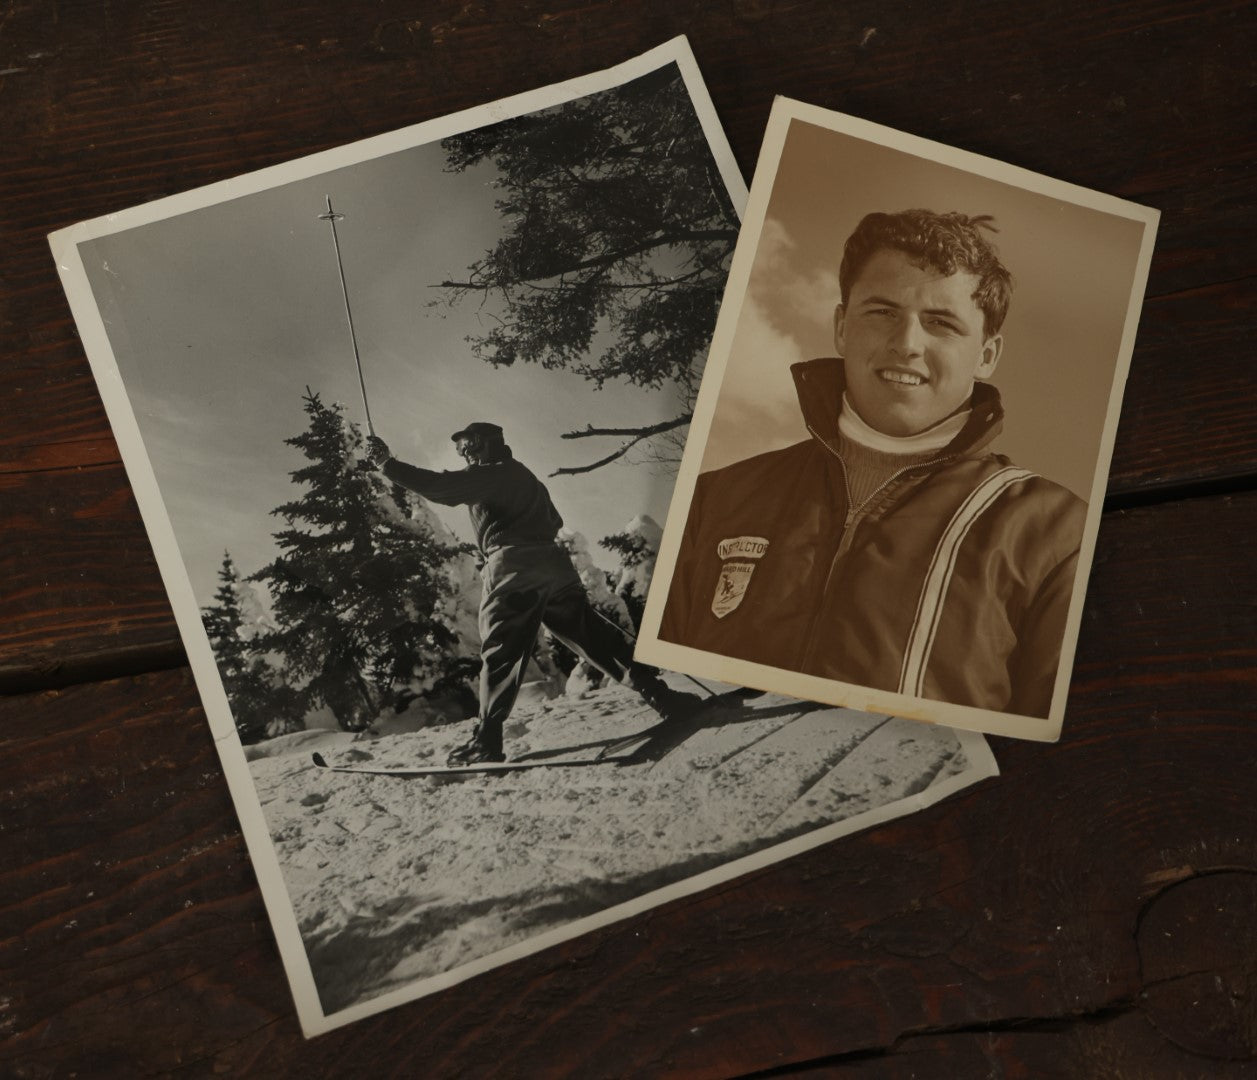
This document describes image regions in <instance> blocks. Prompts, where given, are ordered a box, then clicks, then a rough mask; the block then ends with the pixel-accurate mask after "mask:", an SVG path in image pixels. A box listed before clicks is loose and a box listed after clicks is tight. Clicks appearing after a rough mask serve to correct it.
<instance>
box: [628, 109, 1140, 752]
mask: <svg viewBox="0 0 1257 1080" xmlns="http://www.w3.org/2000/svg"><path fill="white" fill-rule="evenodd" d="M1156 221H1157V214H1156V212H1155V211H1152V210H1148V209H1146V208H1144V207H1140V206H1138V205H1136V204H1133V203H1129V202H1124V201H1122V200H1119V199H1116V198H1111V197H1109V196H1105V195H1102V194H1099V193H1096V192H1089V191H1085V190H1083V189H1080V188H1076V187H1072V186H1070V185H1067V184H1064V183H1060V182H1057V181H1053V180H1050V179H1048V178H1046V177H1041V176H1037V175H1036V174H1033V173H1029V172H1027V171H1025V170H1023V169H1016V168H1013V167H1011V166H1007V165H1002V164H1001V163H1000V162H996V161H992V160H990V159H985V158H980V157H978V156H977V155H973V154H968V153H962V152H960V151H956V150H952V149H949V148H947V147H943V146H939V145H938V144H931V143H927V142H926V141H925V140H921V139H915V138H913V137H910V136H907V135H903V134H901V133H898V132H894V131H891V130H890V129H887V128H882V127H878V126H876V125H873V124H868V123H865V122H862V121H859V120H856V119H854V118H852V117H846V116H843V115H842V114H839V113H834V112H830V111H827V110H822V109H816V108H812V107H809V106H806V105H803V104H801V103H798V102H793V101H788V100H785V99H778V101H777V103H776V105H775V107H774V112H773V116H772V119H771V121H770V124H769V128H768V132H767V134H766V136H765V144H764V148H763V151H762V153H761V157H760V163H759V167H758V170H757V172H756V177H755V184H754V186H753V188H752V192H751V200H750V206H749V209H748V216H747V219H746V224H745V227H744V230H743V235H742V239H741V241H740V242H739V247H738V250H737V254H736V256H735V258H734V264H733V268H732V270H731V275H730V281H729V286H728V291H727V293H726V297H725V302H724V306H723V308H722V310H721V317H720V323H719V325H718V326H717V329H716V332H715V340H714V342H713V348H712V355H711V362H710V363H709V365H708V367H707V370H706V375H705V378H704V383H703V388H702V393H701V395H700V400H699V404H698V409H697V413H696V420H695V424H694V426H693V428H692V434H691V437H690V441H689V444H688V446H687V449H686V454H685V459H684V462H683V464H682V467H681V472H680V480H679V483H678V485H677V489H676V495H675V498H674V502H673V508H672V512H671V515H670V517H669V519H668V530H667V533H666V535H665V538H664V544H663V549H662V554H661V559H660V572H659V573H657V574H656V577H655V584H654V586H653V591H652V593H651V596H650V602H649V604H648V607H647V611H646V618H645V622H644V625H643V632H642V641H641V646H640V647H639V657H640V658H641V659H643V660H648V661H650V662H652V663H658V664H662V665H664V666H665V667H669V668H672V669H675V670H679V671H685V672H689V673H691V674H693V675H695V676H699V677H707V678H719V679H727V680H730V681H734V682H737V683H740V684H745V685H747V686H754V687H758V688H760V689H764V690H772V691H775V692H779V693H787V694H791V695H794V696H797V697H802V698H807V699H810V700H817V701H827V702H830V703H832V704H837V705H845V706H849V707H852V708H859V709H868V710H872V711H876V712H882V713H886V714H889V715H895V716H900V717H908V718H913V719H921V720H929V721H932V722H937V723H946V724H950V725H954V726H956V727H962V728H966V729H972V730H979V731H985V732H990V733H996V734H1002V735H1011V736H1016V737H1022V738H1030V739H1038V740H1054V739H1056V738H1058V737H1059V735H1060V731H1061V725H1062V721H1063V712H1064V705H1065V694H1066V692H1067V689H1068V684H1069V675H1070V670H1071V664H1072V657H1073V650H1074V645H1075V642H1076V639H1077V633H1078V627H1079V621H1080V618H1081V608H1082V598H1083V593H1084V590H1085V585H1086V581H1087V575H1088V572H1089V569H1090V563H1091V555H1092V551H1093V549H1094V543H1095V534H1096V529H1097V527H1098V523H1099V513H1100V509H1101V502H1102V499H1103V492H1104V485H1105V481H1106V479H1107V475H1108V464H1109V459H1110V457H1111V454H1112V445H1113V437H1114V432H1115V429H1116V424H1117V418H1118V410H1119V407H1120V402H1121V391H1122V388H1123V385H1124V382H1125V374H1126V369H1127V366H1128V364H1129V358H1130V352H1131V349H1132V346H1133V341H1134V332H1135V325H1136V321H1137V315H1138V311H1139V307H1140V304H1141V301H1142V297H1143V290H1144V283H1145V280H1146V276H1147V268H1148V261H1149V259H1150V256H1151V249H1152V242H1153V236H1154V233H1155V227H1156Z"/></svg>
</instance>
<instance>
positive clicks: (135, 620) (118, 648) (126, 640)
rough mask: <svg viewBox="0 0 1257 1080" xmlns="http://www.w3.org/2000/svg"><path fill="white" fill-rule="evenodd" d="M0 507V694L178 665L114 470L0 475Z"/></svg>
mask: <svg viewBox="0 0 1257 1080" xmlns="http://www.w3.org/2000/svg"><path fill="white" fill-rule="evenodd" d="M0 506H3V508H4V527H3V529H0V578H2V579H3V581H4V585H3V587H2V588H0V693H6V692H7V693H14V692H17V691H20V690H22V689H28V688H32V687H40V686H56V685H64V684H66V683H69V682H76V681H81V680H84V679H88V678H99V677H101V675H102V674H104V673H109V672H112V673H113V674H121V673H122V672H123V671H127V670H132V671H144V670H154V669H156V668H157V667H169V666H171V665H172V664H180V663H182V662H183V661H182V657H183V647H182V645H181V644H180V641H179V636H178V631H177V629H176V627H175V624H174V616H173V615H172V613H171V610H170V604H169V601H168V600H167V598H166V592H165V589H164V588H163V586H162V583H161V579H160V577H159V576H158V573H157V565H156V563H155V562H154V561H153V554H152V548H151V547H150V545H149V542H148V537H147V536H146V535H145V532H144V528H143V525H142V523H141V522H140V519H139V512H138V510H137V508H136V506H135V501H134V499H133V497H132V495H131V489H130V487H129V486H128V484H127V483H126V477H125V475H124V474H123V471H122V467H121V466H120V465H117V464H112V465H108V464H107V465H102V466H98V467H95V468H85V469H74V470H61V471H59V472H57V473H56V481H55V483H52V482H48V481H46V480H45V479H44V477H43V476H42V475H40V474H26V475H22V474H13V473H8V474H6V473H0Z"/></svg>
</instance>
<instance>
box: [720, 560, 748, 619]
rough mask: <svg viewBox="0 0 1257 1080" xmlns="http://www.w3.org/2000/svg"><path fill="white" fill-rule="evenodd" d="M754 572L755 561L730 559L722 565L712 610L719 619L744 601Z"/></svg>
mask: <svg viewBox="0 0 1257 1080" xmlns="http://www.w3.org/2000/svg"><path fill="white" fill-rule="evenodd" d="M754 572H755V564H754V563H753V562H740V561H730V562H726V563H725V564H724V565H723V566H721V568H720V580H719V581H717V582H716V595H715V596H713V597H712V598H711V612H712V614H713V615H715V616H716V618H717V619H723V618H724V617H725V616H726V615H728V614H729V612H731V611H733V609H734V608H736V607H737V606H738V605H739V604H740V603H742V597H744V596H745V595H746V587H747V586H748V585H750V583H751V574H752V573H754Z"/></svg>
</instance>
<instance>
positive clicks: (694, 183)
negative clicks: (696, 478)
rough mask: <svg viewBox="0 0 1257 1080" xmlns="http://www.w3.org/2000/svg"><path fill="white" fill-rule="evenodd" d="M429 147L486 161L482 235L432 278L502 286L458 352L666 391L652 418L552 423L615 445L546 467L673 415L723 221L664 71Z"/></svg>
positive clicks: (706, 151) (719, 251) (708, 299)
mask: <svg viewBox="0 0 1257 1080" xmlns="http://www.w3.org/2000/svg"><path fill="white" fill-rule="evenodd" d="M441 146H442V148H443V149H444V150H445V152H446V158H447V161H448V168H449V170H450V171H452V172H462V171H463V170H466V169H468V168H471V167H473V166H479V165H481V164H483V163H491V164H492V165H493V166H494V167H495V168H496V170H497V178H496V179H495V180H494V181H493V182H494V184H495V186H496V187H497V188H498V189H499V191H501V192H502V196H501V198H500V199H499V200H498V203H497V209H498V211H499V213H500V214H501V218H502V235H501V237H500V239H499V240H498V242H497V244H496V245H495V246H494V247H493V248H492V249H490V250H489V251H487V252H486V253H485V254H484V255H482V256H481V257H480V258H479V259H478V260H476V261H475V262H474V263H472V264H471V266H469V267H468V272H467V277H466V279H465V280H462V281H445V282H442V284H443V285H444V286H445V288H446V289H447V290H448V292H447V294H446V295H447V299H448V300H449V302H450V303H455V302H457V301H459V300H462V299H464V298H474V299H476V301H477V302H480V303H483V302H484V300H485V299H486V298H487V297H489V296H490V295H495V294H496V296H497V297H499V298H500V300H501V301H502V313H501V315H500V317H499V318H498V319H496V320H495V321H494V323H493V325H492V326H491V327H490V328H489V329H488V330H486V331H485V332H484V333H483V334H481V335H479V336H476V337H473V338H471V339H469V340H470V343H471V346H472V351H473V352H474V353H475V354H476V355H477V356H479V357H481V358H482V359H484V360H487V361H489V362H490V363H493V364H498V365H510V364H515V363H519V362H522V363H535V364H540V365H542V366H543V367H547V368H563V369H566V370H569V371H574V372H577V373H579V374H580V375H583V376H584V377H585V378H586V379H588V380H590V382H592V383H593V384H594V385H595V386H596V387H601V386H602V385H603V384H604V383H605V382H607V381H609V380H614V381H620V382H628V383H631V384H633V385H636V386H643V387H651V388H660V387H675V388H676V389H677V390H678V391H679V397H680V399H681V400H680V403H679V408H678V415H676V416H674V417H672V418H670V419H668V420H664V421H662V422H659V423H650V424H641V425H638V426H635V427H627V428H618V427H617V428H606V427H596V426H594V425H592V424H590V425H587V426H586V427H584V428H582V429H580V430H577V431H572V432H569V433H567V434H566V435H565V436H564V438H589V437H606V438H612V439H617V440H619V445H618V446H617V447H616V448H615V449H614V450H612V451H611V452H610V453H608V454H606V455H604V456H603V457H602V458H601V459H600V460H598V461H595V462H592V463H590V464H587V465H579V466H573V467H570V468H563V469H559V470H558V473H576V472H586V471H589V470H590V469H594V468H598V467H599V466H600V465H604V464H607V463H608V462H610V461H614V460H616V459H617V458H619V457H621V456H623V455H624V454H625V453H627V452H628V451H629V450H630V449H632V448H633V447H634V446H636V445H638V444H639V443H642V442H643V441H645V440H650V441H651V442H652V444H653V443H657V442H658V441H659V439H660V437H661V436H662V437H666V436H667V435H668V433H675V432H677V430H678V429H680V428H682V427H684V426H685V425H686V424H688V423H689V420H690V413H691V411H692V408H693V396H694V392H695V390H696V388H697V386H698V380H699V374H700V371H701V368H702V364H703V360H704V359H705V357H706V355H707V347H708V344H709V341H710V338H711V332H712V329H713V327H714V326H715V322H716V312H717V311H718V310H719V307H720V298H721V295H722V294H723V292H724V284H725V277H726V275H727V273H728V266H729V259H730V257H731V256H732V253H733V248H734V244H735V243H736V242H737V238H738V228H739V222H738V216H737V213H736V212H735V211H734V208H733V204H732V202H731V201H730V199H729V194H728V191H727V189H726V188H725V185H724V182H723V180H722V179H721V176H720V172H719V169H718V168H717V165H716V161H715V159H714V158H713V157H712V153H711V149H710V147H709V146H708V143H707V140H706V137H705V135H704V133H703V129H702V125H701V124H700V123H699V120H698V116H697V115H696V114H695V112H694V106H693V104H692V102H691V101H690V97H689V94H688V92H687V90H686V87H685V82H684V79H683V78H682V76H681V72H680V70H679V69H678V68H677V67H676V66H675V65H668V66H667V67H664V68H661V69H660V70H659V71H656V72H651V73H650V74H648V75H644V76H642V77H641V78H639V79H635V80H633V81H631V82H628V83H625V84H623V85H622V86H618V87H615V88H613V89H610V90H606V91H602V92H600V93H597V94H589V95H587V96H585V97H582V98H579V99H577V100H576V101H571V102H567V103H565V104H562V105H557V106H555V107H553V108H551V109H545V110H542V111H541V112H536V113H530V114H527V115H525V116H520V117H515V118H513V119H510V120H505V121H503V122H501V123H498V124H492V125H490V126H487V127H483V128H476V129H475V130H472V131H467V132H463V133H461V134H458V135H451V136H449V137H448V138H446V139H444V140H443V141H442V143H441ZM659 456H660V457H661V459H662V460H668V459H669V458H670V456H671V455H670V453H669V451H668V450H666V449H665V450H664V451H662V453H661V454H660V455H659Z"/></svg>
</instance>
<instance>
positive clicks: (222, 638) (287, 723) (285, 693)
mask: <svg viewBox="0 0 1257 1080" xmlns="http://www.w3.org/2000/svg"><path fill="white" fill-rule="evenodd" d="M218 581H219V585H218V589H217V590H216V591H215V593H214V603H212V604H209V605H207V606H206V607H203V608H202V609H201V621H202V623H203V624H204V626H205V633H206V635H207V636H208V637H209V642H210V646H211V647H212V648H213V650H214V659H215V661H216V662H217V664H218V672H219V675H220V676H221V678H222V680H223V689H224V691H226V694H227V700H228V702H229V703H230V704H231V714H232V717H233V718H234V719H235V722H236V730H237V731H238V732H239V733H240V741H241V742H242V743H253V742H258V741H259V740H260V739H264V738H267V737H268V736H271V735H278V734H282V733H283V732H285V731H292V730H297V729H299V728H300V727H301V719H300V706H299V703H298V701H297V700H296V695H295V694H293V693H292V692H291V691H290V690H288V688H286V687H284V686H283V685H282V684H281V683H280V682H279V681H278V678H277V674H278V673H277V672H276V671H275V669H274V668H273V667H272V666H271V665H270V664H269V663H267V661H266V658H265V657H264V656H263V655H262V654H261V653H260V652H259V651H258V649H257V647H256V631H257V630H258V629H259V628H258V627H255V626H253V625H251V621H250V619H249V618H248V617H247V616H246V613H245V611H244V609H243V607H242V605H241V596H242V594H243V590H244V589H246V588H247V587H248V586H247V585H246V583H245V582H243V581H241V579H240V575H239V573H238V572H237V570H236V564H235V563H234V562H233V561H232V558H231V555H230V553H228V552H224V553H223V564H222V566H221V567H220V568H219V570H218Z"/></svg>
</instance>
